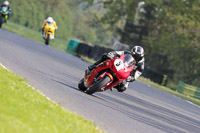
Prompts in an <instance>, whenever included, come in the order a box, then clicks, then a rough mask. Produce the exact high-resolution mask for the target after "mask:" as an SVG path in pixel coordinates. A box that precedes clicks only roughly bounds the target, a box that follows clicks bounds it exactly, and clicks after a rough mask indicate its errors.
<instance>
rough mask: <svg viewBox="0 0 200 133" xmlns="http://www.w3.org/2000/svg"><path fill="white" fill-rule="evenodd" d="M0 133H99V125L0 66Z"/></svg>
mask: <svg viewBox="0 0 200 133" xmlns="http://www.w3.org/2000/svg"><path fill="white" fill-rule="evenodd" d="M0 75H1V77H0V132H1V133H52V132H53V133H100V132H102V131H100V130H99V129H98V128H97V127H96V125H95V124H94V123H92V122H89V121H87V120H86V119H84V118H82V117H80V116H78V115H76V114H74V113H70V112H68V111H66V110H65V109H63V108H62V107H61V106H60V105H58V104H56V103H54V102H52V101H50V100H48V99H47V98H46V97H45V96H42V95H41V94H40V93H39V92H38V91H37V90H36V89H32V88H31V87H29V86H28V85H27V82H26V80H24V79H22V78H20V77H18V76H17V75H15V74H13V73H11V72H9V71H7V70H6V69H3V68H2V67H1V66H0Z"/></svg>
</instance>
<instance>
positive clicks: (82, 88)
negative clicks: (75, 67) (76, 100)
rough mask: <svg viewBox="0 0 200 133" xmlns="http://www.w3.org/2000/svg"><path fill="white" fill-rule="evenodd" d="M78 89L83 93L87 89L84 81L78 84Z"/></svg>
mask: <svg viewBox="0 0 200 133" xmlns="http://www.w3.org/2000/svg"><path fill="white" fill-rule="evenodd" d="M78 88H79V90H81V91H85V90H86V89H87V88H86V87H85V86H84V79H81V81H80V82H79V83H78Z"/></svg>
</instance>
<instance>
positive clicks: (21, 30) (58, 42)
mask: <svg viewBox="0 0 200 133" xmlns="http://www.w3.org/2000/svg"><path fill="white" fill-rule="evenodd" d="M2 29H5V30H8V31H11V32H14V33H17V34H19V35H22V36H24V37H27V38H29V39H31V40H34V41H37V42H40V43H44V42H45V41H44V39H43V38H42V32H39V31H35V30H32V29H30V28H26V27H24V26H21V25H18V24H15V23H13V22H10V21H8V23H6V24H3V26H2ZM67 44H68V40H63V39H59V38H56V33H55V39H54V40H51V41H50V46H52V47H55V48H57V49H59V50H62V51H65V50H66V48H67ZM44 45H45V44H44Z"/></svg>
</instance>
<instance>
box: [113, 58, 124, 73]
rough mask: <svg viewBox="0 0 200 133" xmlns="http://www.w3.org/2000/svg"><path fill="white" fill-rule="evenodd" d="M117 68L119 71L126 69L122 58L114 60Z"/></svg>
mask: <svg viewBox="0 0 200 133" xmlns="http://www.w3.org/2000/svg"><path fill="white" fill-rule="evenodd" d="M114 65H115V68H116V69H117V71H119V70H121V69H124V63H123V61H122V60H121V59H116V60H115V62H114Z"/></svg>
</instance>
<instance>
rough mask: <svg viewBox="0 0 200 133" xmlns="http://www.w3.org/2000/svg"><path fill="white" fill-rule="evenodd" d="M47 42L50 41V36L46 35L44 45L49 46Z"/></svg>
mask: <svg viewBox="0 0 200 133" xmlns="http://www.w3.org/2000/svg"><path fill="white" fill-rule="evenodd" d="M49 40H50V35H49V34H48V35H47V39H46V40H45V44H46V45H49Z"/></svg>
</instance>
